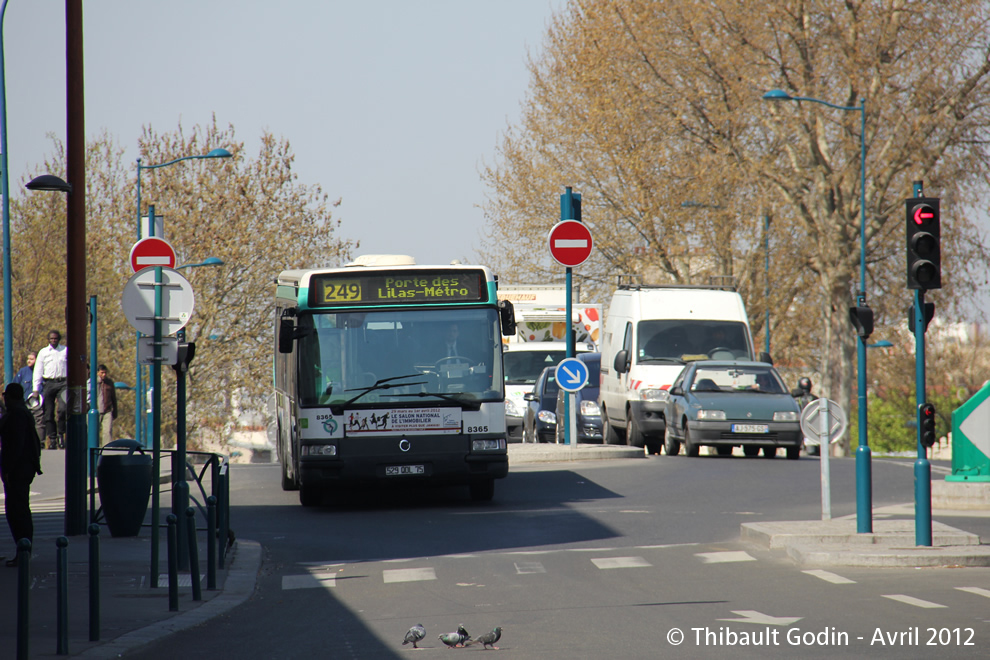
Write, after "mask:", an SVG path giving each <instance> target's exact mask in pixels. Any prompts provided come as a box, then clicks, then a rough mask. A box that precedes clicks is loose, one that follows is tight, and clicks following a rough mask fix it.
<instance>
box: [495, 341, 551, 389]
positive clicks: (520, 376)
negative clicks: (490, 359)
mask: <svg viewBox="0 0 990 660" xmlns="http://www.w3.org/2000/svg"><path fill="white" fill-rule="evenodd" d="M565 357H567V351H566V350H564V349H560V350H554V349H546V350H538V351H506V352H505V353H503V354H502V361H503V363H504V365H505V366H504V369H505V383H506V384H507V385H533V384H535V383H536V379H537V378H539V377H540V373H542V372H543V370H544V369H545V368H546V367H553V366H556V365H557V363H559V362H560V361H561V360H563V359H564V358H565Z"/></svg>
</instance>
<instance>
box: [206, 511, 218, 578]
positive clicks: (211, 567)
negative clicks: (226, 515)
mask: <svg viewBox="0 0 990 660" xmlns="http://www.w3.org/2000/svg"><path fill="white" fill-rule="evenodd" d="M206 588H207V589H209V590H210V591H215V590H216V588H217V498H215V497H213V496H212V495H210V496H209V497H207V498H206Z"/></svg>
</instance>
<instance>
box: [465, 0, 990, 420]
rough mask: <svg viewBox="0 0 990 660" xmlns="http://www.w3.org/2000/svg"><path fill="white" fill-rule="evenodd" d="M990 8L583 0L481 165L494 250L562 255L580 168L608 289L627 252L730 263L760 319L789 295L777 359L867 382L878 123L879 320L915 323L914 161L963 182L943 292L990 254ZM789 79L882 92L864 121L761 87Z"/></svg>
mask: <svg viewBox="0 0 990 660" xmlns="http://www.w3.org/2000/svg"><path fill="white" fill-rule="evenodd" d="M988 17H990V9H988V7H987V6H986V4H985V3H983V2H978V1H977V0H962V1H960V2H956V3H951V4H944V3H939V4H938V5H937V6H935V5H932V4H931V3H925V2H918V1H913V0H895V1H892V2H886V3H876V2H857V1H854V0H849V1H848V2H845V3H834V2H823V1H815V0H782V1H781V2H774V3H766V4H765V5H761V6H760V8H759V10H758V11H757V10H755V9H754V6H753V4H752V3H751V2H745V1H743V0H714V1H706V2H702V1H700V0H667V1H665V2H663V3H656V2H648V1H645V0H618V1H606V0H574V1H572V2H571V3H569V4H568V6H567V7H566V9H565V10H564V11H563V12H562V13H561V14H560V15H559V16H557V17H556V19H555V20H554V22H553V24H552V25H551V27H550V28H549V30H548V33H547V37H546V40H545V44H544V45H545V50H544V53H543V55H542V56H541V58H540V59H538V60H535V61H533V62H532V63H531V76H532V78H531V89H530V98H529V100H528V103H527V104H526V105H525V106H524V112H523V118H522V120H521V124H520V126H518V127H510V128H509V129H507V131H506V133H505V135H504V137H503V140H502V142H501V144H500V146H499V149H498V154H497V163H495V164H494V165H491V166H489V167H488V168H487V169H485V170H484V172H483V176H484V178H485V180H486V181H487V182H488V183H489V185H490V188H491V195H490V198H489V201H488V203H487V205H486V211H487V217H488V219H489V225H488V227H487V230H486V234H485V237H484V239H483V244H482V247H481V252H482V254H483V255H484V257H485V259H486V260H488V261H491V262H493V263H495V264H497V265H498V266H499V270H500V272H501V273H502V274H503V277H506V276H511V277H512V278H515V279H516V280H521V281H525V280H528V279H531V278H539V280H538V281H545V280H548V279H552V278H554V277H559V272H558V269H556V268H554V267H553V266H552V264H551V263H550V262H549V259H548V257H547V255H546V250H545V249H542V245H543V243H544V242H545V239H544V238H543V237H544V236H545V234H546V231H547V229H548V228H549V226H551V225H552V224H553V222H554V221H555V220H556V214H555V210H556V207H555V201H556V195H558V194H559V193H560V192H561V191H562V187H563V186H565V185H569V186H572V187H573V188H574V190H575V191H577V192H581V193H582V195H583V209H584V219H585V221H586V222H587V223H588V224H590V225H591V226H592V229H593V232H594V235H595V239H596V244H597V246H598V250H597V251H596V254H595V255H594V257H593V259H592V260H591V262H590V263H589V264H588V265H587V266H586V267H582V268H581V269H580V271H581V272H580V273H578V275H579V279H583V280H584V283H585V285H586V288H591V289H594V288H595V287H596V286H597V288H598V291H600V292H601V294H602V295H603V296H604V295H605V294H607V292H608V291H609V289H610V285H611V282H612V281H613V280H614V276H615V275H616V274H618V273H636V274H638V275H640V276H641V277H643V278H644V279H645V280H647V281H654V282H703V281H705V279H706V278H707V277H708V276H710V275H729V276H732V277H733V278H734V279H735V281H736V283H737V285H738V287H739V290H740V292H741V293H742V295H743V297H744V298H745V300H746V302H747V306H748V309H749V312H750V314H751V323H752V325H753V327H754V331H755V332H757V333H759V332H761V331H762V330H764V329H763V327H762V326H763V321H764V317H765V314H764V312H765V311H766V310H767V309H769V310H770V317H771V324H772V326H773V327H772V332H773V337H774V338H775V340H774V345H773V347H772V348H773V353H774V357H775V359H776V360H777V361H778V363H781V364H783V365H786V366H791V367H799V366H801V365H804V366H805V367H807V368H808V369H814V370H816V371H819V372H821V373H822V374H823V377H824V382H823V391H824V393H825V394H827V395H829V396H831V397H832V398H837V399H839V400H840V401H846V402H849V403H850V404H852V403H854V401H853V396H852V391H853V389H854V386H853V384H854V383H855V380H856V377H855V373H856V365H855V359H854V355H855V345H856V343H855V342H856V336H855V335H854V333H853V331H852V329H851V326H850V324H849V321H848V308H849V307H850V306H852V305H854V304H855V293H856V291H857V290H858V289H859V284H860V283H859V282H858V279H859V276H858V271H859V263H860V213H861V209H860V146H861V142H860V140H861V139H862V140H864V141H865V144H866V149H867V158H866V184H867V185H866V191H865V197H866V218H867V225H866V232H865V233H866V246H867V249H866V264H867V271H868V273H867V281H866V283H865V284H866V289H867V291H868V301H869V304H870V305H871V306H872V307H873V308H874V310H875V311H876V313H877V322H878V334H881V336H882V333H883V332H884V331H885V328H886V327H888V326H899V325H902V324H903V323H904V312H903V310H904V307H905V306H906V305H907V304H908V303H909V301H910V297H909V295H908V294H907V292H906V291H905V290H904V284H905V281H904V280H905V276H904V234H903V231H904V229H903V227H904V224H903V223H904V220H903V218H904V212H903V199H904V198H905V197H909V196H911V194H912V181H914V180H923V181H924V182H925V192H926V194H929V195H938V196H941V197H942V198H943V227H944V229H943V242H942V252H943V284H944V287H945V288H944V289H942V290H941V291H939V292H937V293H935V294H934V295H933V296H931V298H933V299H934V300H935V301H936V304H937V305H938V306H939V310H940V311H939V314H940V315H942V316H943V317H944V316H946V315H951V314H952V313H953V312H954V311H955V307H956V305H957V303H959V302H960V301H962V300H965V298H966V297H967V295H968V294H970V293H971V292H972V291H973V289H974V287H975V285H976V283H977V281H978V280H982V279H983V276H984V274H985V272H986V267H985V263H986V260H987V256H988V254H987V249H986V248H985V247H984V244H983V241H982V237H981V236H980V234H979V232H978V231H977V227H976V225H975V224H974V223H973V222H972V221H971V220H970V219H969V217H968V214H969V213H970V212H972V211H973V210H977V209H984V208H985V207H986V202H987V200H986V198H985V196H984V195H982V194H981V193H982V190H983V186H984V183H985V181H986V177H987V173H988V170H990V168H988V164H990V161H988V155H990V153H988V151H987V149H986V147H985V140H986V136H987V129H988V127H990V112H988V107H987V106H986V104H985V103H984V99H985V98H986V94H987V91H988V85H990V79H988V76H987V74H988V72H990V59H988V55H990V45H988V35H990V30H988V29H987V28H988V25H987V21H988ZM774 88H779V89H783V90H784V91H785V92H787V93H788V94H790V95H791V96H792V97H796V96H803V97H811V98H815V99H819V100H823V101H827V102H829V103H832V104H834V105H837V106H842V107H848V108H852V107H858V106H859V105H860V100H861V99H866V102H865V103H866V105H865V108H866V133H865V135H862V134H861V131H860V112H858V111H843V110H837V109H833V108H829V107H827V106H824V105H821V104H818V103H811V102H797V101H792V102H786V103H777V104H774V103H769V102H767V101H765V100H763V98H762V97H763V94H764V93H765V92H766V91H768V90H770V89H774ZM686 203H688V204H686ZM765 215H766V216H769V217H770V218H771V222H770V228H771V229H770V236H769V244H770V258H771V269H770V274H769V282H768V281H767V275H766V273H765V271H766V268H765V265H764V264H765V258H766V236H765V235H764V232H763V227H764V221H763V216H765ZM768 284H770V286H768ZM767 291H769V295H768V293H767ZM852 407H853V406H852V405H850V409H851V408H852Z"/></svg>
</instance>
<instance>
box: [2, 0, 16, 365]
mask: <svg viewBox="0 0 990 660" xmlns="http://www.w3.org/2000/svg"><path fill="white" fill-rule="evenodd" d="M6 13H7V0H3V5H0V194H2V195H3V382H4V383H9V382H11V381H12V380H14V322H13V319H12V318H11V316H12V315H13V312H12V310H11V307H12V306H11V302H10V295H11V293H10V289H11V286H10V278H11V271H10V195H9V186H10V181H9V176H8V174H7V80H6V74H5V72H4V69H5V63H4V54H3V18H4V15H5V14H6Z"/></svg>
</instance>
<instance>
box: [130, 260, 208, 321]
mask: <svg viewBox="0 0 990 660" xmlns="http://www.w3.org/2000/svg"><path fill="white" fill-rule="evenodd" d="M161 286H162V310H161V311H162V313H161V316H162V318H163V320H162V322H161V324H162V336H163V337H164V336H168V335H171V334H175V333H176V332H178V331H179V330H181V329H182V328H184V327H185V325H186V324H187V323H189V317H190V316H191V315H192V311H193V306H194V304H195V296H194V295H193V288H192V285H191V284H190V283H189V280H187V279H186V278H184V277H183V276H182V273H180V272H179V271H177V270H172V269H171V268H162V285H161ZM157 287H158V285H156V284H155V270H154V269H152V268H145V269H143V270H140V271H138V272H137V273H135V274H133V275H131V279H129V280H127V284H125V285H124V293H123V295H122V296H121V299H120V306H121V308H123V310H124V316H125V317H126V318H127V320H128V321H129V322H130V324H131V325H132V326H134V329H135V330H137V331H138V332H140V333H141V334H145V335H153V334H155V289H156V288H157Z"/></svg>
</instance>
